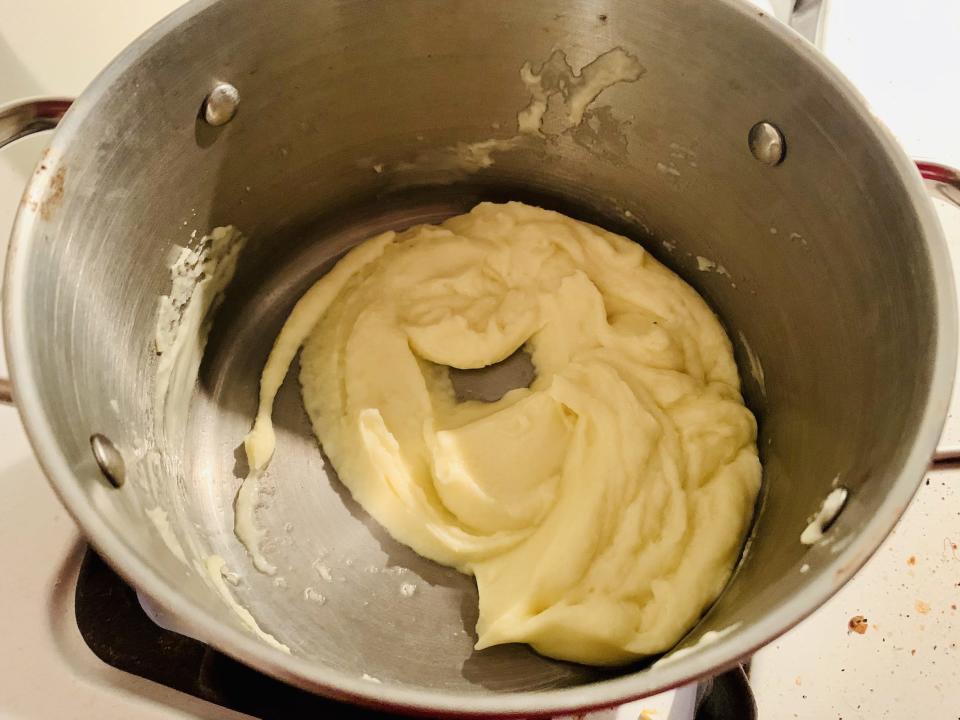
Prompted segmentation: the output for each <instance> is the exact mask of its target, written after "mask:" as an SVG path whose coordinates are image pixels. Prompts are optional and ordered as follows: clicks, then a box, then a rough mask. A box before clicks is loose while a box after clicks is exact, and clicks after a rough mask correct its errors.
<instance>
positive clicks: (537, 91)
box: [517, 47, 646, 135]
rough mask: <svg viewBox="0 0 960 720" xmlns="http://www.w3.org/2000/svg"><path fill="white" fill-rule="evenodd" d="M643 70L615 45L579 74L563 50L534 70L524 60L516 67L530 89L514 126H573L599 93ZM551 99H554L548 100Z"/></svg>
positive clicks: (538, 131) (534, 129)
mask: <svg viewBox="0 0 960 720" xmlns="http://www.w3.org/2000/svg"><path fill="white" fill-rule="evenodd" d="M645 71H646V70H645V68H644V67H643V66H642V65H641V64H640V62H639V61H638V60H637V59H636V58H635V57H633V55H631V54H630V53H628V52H627V51H626V50H624V49H623V48H619V47H617V48H613V49H612V50H609V51H608V52H605V53H604V54H603V55H600V56H599V57H598V58H597V59H595V60H594V61H593V62H591V63H590V64H589V65H585V66H584V67H583V68H582V69H581V70H580V72H579V73H576V72H574V71H573V68H571V67H570V64H569V63H568V62H567V56H566V54H565V53H564V52H563V50H555V51H554V52H553V54H552V55H551V56H550V58H549V59H548V60H547V61H546V62H545V63H543V65H541V66H540V67H539V68H538V69H537V70H534V69H533V66H532V64H531V63H529V62H527V63H526V64H525V65H524V66H523V67H522V68H521V69H520V78H521V79H522V80H523V83H524V85H526V86H527V89H528V90H529V91H530V104H529V105H527V107H526V108H524V109H523V110H522V111H521V112H520V113H519V114H518V115H517V128H518V130H519V131H520V132H521V133H529V134H533V135H543V134H557V133H560V132H564V131H566V130H569V129H570V128H574V127H576V126H577V125H579V124H580V123H581V122H582V121H583V115H584V113H585V112H586V110H587V108H588V107H589V106H590V104H591V103H592V102H593V101H594V100H596V99H597V97H598V96H599V95H600V93H602V92H603V91H604V90H606V89H607V88H608V87H610V86H611V85H616V84H617V83H619V82H634V81H636V80H638V79H639V78H640V76H641V75H643V73H644V72H645ZM553 98H556V100H554V102H553V103H551V99H553ZM550 116H553V117H552V119H551V117H550ZM545 125H549V126H550V127H545Z"/></svg>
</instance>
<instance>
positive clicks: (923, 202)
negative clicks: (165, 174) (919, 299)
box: [3, 0, 958, 717]
mask: <svg viewBox="0 0 960 720" xmlns="http://www.w3.org/2000/svg"><path fill="white" fill-rule="evenodd" d="M219 1H220V0H194V1H193V2H191V3H188V4H187V5H185V6H183V7H181V8H179V9H178V10H176V11H174V12H173V13H171V14H170V15H168V16H167V17H166V18H164V19H163V20H161V21H160V22H159V23H157V24H156V25H154V26H153V27H152V28H151V29H149V30H148V31H147V32H146V33H144V34H143V35H141V36H140V37H139V38H138V39H137V40H135V41H134V42H133V43H131V44H130V45H129V46H128V47H127V48H126V49H125V50H124V51H123V52H122V53H121V54H120V55H118V56H117V57H116V58H115V59H114V60H113V61H112V62H111V63H110V64H109V65H108V66H107V68H106V69H104V70H103V71H102V72H101V73H100V74H99V75H98V76H97V77H96V78H95V79H94V81H93V82H92V83H91V84H90V86H89V87H88V88H87V89H86V90H85V91H84V92H83V94H82V95H81V96H80V98H79V99H78V100H77V101H76V102H75V103H74V105H73V107H72V108H71V109H70V110H69V112H68V113H67V115H66V117H65V118H64V120H63V122H62V123H61V125H60V127H59V129H58V130H57V131H56V134H55V135H54V138H53V141H52V143H51V146H50V150H49V156H48V157H49V158H51V159H53V162H48V163H46V168H47V169H44V167H43V166H41V167H40V168H38V170H37V172H36V173H34V175H33V176H32V178H31V180H30V182H29V184H28V187H27V190H26V193H27V194H28V195H30V196H32V197H42V196H43V193H44V192H45V191H46V190H47V189H48V187H49V184H50V182H51V181H52V179H53V173H54V172H55V170H56V165H57V163H56V158H57V157H59V156H60V155H61V153H62V151H63V150H64V149H65V148H67V147H68V146H69V145H70V143H71V142H73V141H74V139H75V137H76V135H77V134H78V131H79V129H80V128H81V126H82V125H83V121H84V119H85V117H86V116H87V115H88V113H89V112H90V109H91V108H92V107H94V106H95V104H96V103H97V102H98V101H99V100H100V98H101V97H102V96H103V95H105V94H106V92H107V91H108V90H109V88H110V86H111V85H112V84H113V82H114V81H115V80H116V79H117V78H118V77H119V76H120V75H121V74H122V73H123V72H125V71H126V69H127V68H128V67H129V66H131V65H132V64H134V63H135V62H137V60H138V59H139V58H140V57H141V56H142V55H143V54H144V52H145V51H146V50H148V49H149V48H150V47H151V46H153V45H154V44H155V43H156V42H158V41H159V40H160V39H161V38H162V37H164V36H165V35H167V34H168V33H170V32H172V31H174V30H176V28H177V27H178V26H179V25H181V24H182V23H185V22H187V21H188V20H190V19H191V18H194V17H197V16H199V15H200V14H202V13H203V12H204V11H206V10H207V9H209V8H210V7H212V6H213V5H215V4H216V3H217V2H219ZM715 1H718V2H722V3H723V4H724V5H725V6H726V7H727V10H728V11H731V12H736V13H739V14H740V15H741V16H742V17H743V20H744V22H755V23H759V24H761V25H762V26H763V27H764V28H765V30H766V31H767V32H771V33H773V34H774V35H775V36H776V37H778V38H779V40H780V41H781V42H784V43H788V44H790V45H791V46H792V47H793V48H794V50H795V51H796V52H797V53H798V54H799V55H800V56H801V57H803V58H804V59H805V60H806V61H807V62H809V63H811V64H813V65H814V66H816V67H817V68H818V69H819V71H820V72H821V73H822V75H823V77H824V79H825V80H826V81H828V82H831V83H832V84H833V85H834V86H835V87H836V88H837V89H838V90H839V91H840V92H841V93H842V94H843V95H844V97H845V99H846V100H847V101H848V102H850V103H851V105H853V106H855V107H859V108H860V109H861V111H862V115H863V119H864V122H865V123H866V125H867V128H868V129H869V130H870V131H872V135H873V137H874V139H875V141H876V142H877V143H878V145H879V146H880V147H881V148H883V150H884V151H885V152H886V153H887V155H888V157H889V158H890V159H891V161H892V163H893V165H894V166H895V168H896V170H897V172H898V176H899V177H898V179H899V181H900V183H901V186H902V187H903V188H904V191H905V192H906V193H907V195H908V196H909V198H910V201H911V203H912V205H913V207H914V210H915V212H916V214H917V217H918V220H919V224H920V226H921V230H922V234H923V237H924V239H925V241H926V246H927V250H928V253H929V255H930V258H931V271H932V275H933V280H934V288H933V292H934V294H935V300H936V318H935V327H936V333H937V334H936V351H935V355H934V359H933V366H932V372H931V381H930V389H929V391H928V397H927V404H926V407H925V409H924V411H923V416H922V418H921V420H920V422H919V423H918V426H917V431H916V433H915V435H914V437H913V438H912V441H911V442H912V446H911V448H910V451H909V453H908V455H907V457H906V459H905V460H904V462H903V464H902V466H901V468H900V472H899V477H898V478H897V480H896V481H895V483H894V485H893V487H892V488H891V490H890V491H889V492H888V493H887V495H886V497H884V498H883V501H882V503H881V505H880V507H879V508H878V510H877V512H876V513H875V514H874V516H873V517H872V518H870V519H869V520H868V522H867V523H866V525H865V526H864V527H863V528H862V529H861V530H860V531H859V532H858V536H857V539H856V542H853V543H851V544H850V545H848V546H847V547H846V548H844V549H843V550H842V551H841V552H839V553H837V554H836V555H835V556H834V557H833V558H832V560H831V561H830V562H829V563H828V564H827V565H826V566H824V568H823V569H822V570H820V571H819V572H817V573H811V574H810V577H809V580H808V582H807V585H806V588H805V589H804V591H803V592H802V593H798V594H796V595H794V596H793V597H792V598H790V599H788V600H787V601H785V602H783V603H781V604H780V605H779V606H777V607H774V608H773V609H772V610H771V611H769V612H767V613H766V614H764V615H763V616H762V617H760V618H759V619H758V620H757V621H756V622H752V623H750V624H749V625H743V626H740V627H737V628H736V629H735V630H733V631H732V632H730V633H729V634H726V635H725V636H723V637H721V638H719V639H717V640H716V641H714V642H712V643H710V644H709V645H706V646H704V647H701V648H698V649H697V651H696V652H694V653H691V654H690V655H688V656H687V657H684V658H682V659H678V660H676V661H674V662H671V663H669V664H666V665H663V666H661V667H659V668H658V669H657V671H656V672H655V673H647V672H646V671H645V670H640V671H637V672H636V673H632V674H629V675H625V676H622V677H619V678H615V679H610V680H602V681H597V682H593V683H588V684H585V685H580V686H576V687H572V688H563V689H556V690H546V691H539V692H530V691H526V692H513V693H503V694H489V695H482V694H477V695H471V694H463V693H453V692H443V691H432V690H422V689H413V688H407V687H402V686H396V685H389V684H373V683H370V682H369V681H366V680H363V679H362V678H360V677H358V676H356V675H352V674H347V673H345V672H342V671H338V670H333V669H331V668H329V667H326V666H324V665H321V664H318V663H314V662H310V661H308V660H306V659H304V658H300V657H297V656H294V655H285V654H283V653H281V652H279V651H277V650H275V649H273V648H272V647H270V646H268V645H266V644H265V643H263V642H261V641H260V640H258V639H256V638H255V637H253V636H252V635H250V634H248V633H246V632H244V631H243V630H241V629H240V628H239V627H238V626H235V625H233V624H231V623H229V622H225V621H223V620H221V619H219V618H218V617H217V616H216V615H214V614H213V613H210V612H207V611H205V610H204V609H203V608H201V607H200V606H199V605H196V604H195V603H193V602H191V601H190V600H189V599H188V598H186V597H184V596H183V595H181V594H180V593H179V592H178V591H177V589H176V587H174V586H173V585H172V584H170V583H168V582H166V581H165V580H164V579H163V578H161V577H160V576H159V575H158V574H157V573H156V572H155V571H154V570H153V569H152V568H151V567H150V566H149V565H148V564H146V563H144V562H142V561H141V560H140V559H139V558H138V557H137V554H136V553H135V552H134V550H133V549H132V548H131V547H130V546H129V545H128V544H127V543H126V542H125V541H124V539H123V538H122V537H119V536H118V535H116V534H114V533H113V532H112V531H111V530H110V529H109V527H108V526H107V524H106V523H105V522H104V521H103V520H102V518H101V517H100V516H99V514H98V513H97V512H96V510H95V509H94V507H93V506H92V504H91V503H90V501H89V500H88V499H87V497H86V496H85V495H84V493H83V492H82V490H81V487H80V483H79V482H78V481H77V478H76V476H75V475H74V474H73V472H72V471H71V468H70V464H69V462H68V461H67V458H66V457H65V456H64V455H63V453H62V452H61V449H60V448H59V446H58V444H57V441H56V438H55V436H54V434H53V432H52V429H51V425H50V422H49V420H48V418H47V417H46V416H45V415H44V413H43V407H42V404H41V401H40V394H39V391H38V388H37V385H36V378H35V377H34V374H33V369H32V368H31V365H30V363H29V358H28V352H27V343H26V316H27V307H28V304H29V298H27V297H25V289H26V283H25V273H26V271H27V265H26V257H27V255H26V253H25V252H24V250H25V248H26V247H27V246H28V245H29V243H30V242H31V240H32V239H33V235H34V228H35V225H36V223H37V222H38V220H37V213H36V212H31V211H25V210H24V209H23V207H21V209H20V211H19V212H18V214H17V217H16V221H15V223H14V228H13V233H12V236H11V240H10V247H9V251H8V255H7V267H6V276H5V281H4V287H3V311H4V315H3V319H4V336H5V341H6V342H5V344H6V354H7V361H8V365H9V369H10V373H11V378H12V380H13V383H14V388H15V396H16V402H17V406H18V410H19V412H20V416H21V419H22V421H23V425H24V427H25V428H26V431H27V435H28V437H29V439H30V443H31V445H32V446H33V450H34V452H35V454H36V455H37V458H38V459H39V461H40V464H41V466H42V467H43V470H44V472H45V474H46V476H47V478H48V479H49V481H50V483H51V485H52V486H53V488H54V490H55V491H56V493H57V495H58V496H59V498H60V500H61V502H62V503H63V504H64V505H65V506H66V508H67V509H68V511H69V512H70V514H71V515H72V516H73V517H74V519H75V520H76V522H77V524H78V525H79V526H80V528H81V529H82V531H83V533H84V535H85V536H86V537H87V538H88V539H89V541H90V542H91V544H92V545H93V546H94V547H95V548H96V549H97V551H98V552H99V553H100V554H101V555H102V556H103V557H104V558H105V559H107V560H108V561H109V563H110V565H111V566H112V567H113V568H114V569H115V570H116V571H117V572H118V573H119V574H120V575H121V576H123V578H124V579H125V580H127V581H128V582H130V583H131V584H132V585H133V586H134V587H136V588H138V589H139V590H141V591H142V592H144V593H146V594H147V595H148V596H150V597H151V598H152V599H153V600H155V601H156V602H157V603H158V604H159V605H160V606H161V607H163V608H164V609H165V610H167V611H168V612H170V613H171V614H173V615H174V616H176V617H179V618H183V619H185V620H186V621H187V623H188V625H189V626H190V627H192V628H195V629H196V631H197V635H198V636H199V637H200V638H201V639H202V640H203V641H204V642H207V643H209V644H210V645H211V646H213V647H215V648H217V649H218V650H220V651H222V652H224V653H226V654H227V655H230V656H232V657H234V658H236V659H238V660H240V661H242V662H244V663H245V664H247V665H250V666H252V667H254V668H256V669H257V670H260V671H262V672H264V673H266V674H268V675H271V676H273V677H275V678H277V679H279V680H282V681H284V682H287V683H290V684H292V685H296V686H298V687H301V688H303V689H306V690H308V691H312V692H316V693H319V694H322V695H326V696H328V697H331V698H334V699H338V700H344V701H349V702H354V703H359V704H362V705H366V706H369V707H374V708H377V709H380V710H386V711H390V710H397V711H405V712H412V713H417V714H438V713H454V714H457V715H474V716H481V715H497V716H501V717H502V716H509V715H514V716H518V715H523V716H527V717H529V716H533V715H550V714H559V713H565V712H570V711H572V710H583V709H591V708H599V707H605V706H611V705H617V704H621V703H624V702H628V701H630V700H634V699H637V698H640V697H646V696H649V695H653V694H656V693H659V692H663V691H666V690H669V689H671V688H674V687H678V686H681V685H684V684H686V683H689V682H692V681H696V680H698V679H700V678H702V677H705V676H710V675H713V674H716V673H717V672H719V671H720V670H722V669H725V668H727V667H730V666H732V665H734V664H736V663H737V662H738V661H739V660H741V659H742V658H745V657H748V656H749V655H751V654H752V653H753V652H754V651H755V650H757V649H759V648H760V647H762V646H764V645H766V644H767V643H769V642H770V641H772V640H774V639H775V638H776V637H778V636H779V635H781V634H783V633H784V632H786V631H787V630H789V629H790V628H792V627H794V626H795V625H796V624H797V623H799V622H800V621H801V620H803V619H804V618H806V617H807V616H808V615H810V614H811V613H812V612H813V611H814V610H816V609H817V608H819V607H820V606H821V605H822V604H823V603H824V602H826V601H827V600H828V599H829V598H830V597H831V596H832V595H833V594H834V593H836V592H837V591H838V590H839V589H840V588H841V587H842V586H843V585H844V584H845V583H846V582H847V581H848V580H849V579H850V578H851V577H852V576H853V575H854V574H855V573H856V571H857V570H859V569H860V568H861V567H862V566H863V565H864V564H865V563H866V561H867V560H868V559H869V557H870V556H871V555H872V554H873V553H874V552H875V551H876V550H877V548H878V547H879V546H880V544H881V543H882V542H883V541H884V539H885V538H886V536H887V535H888V534H889V533H890V531H891V530H892V529H893V527H894V525H895V524H896V522H897V520H898V519H899V518H900V516H901V515H902V513H903V512H904V510H905V509H906V507H907V505H908V504H909V503H910V501H911V499H912V497H913V495H914V493H915V491H916V488H917V487H918V485H919V483H920V482H921V481H922V479H923V476H924V471H925V470H926V468H927V467H928V464H929V462H930V458H931V457H932V456H933V452H934V449H935V447H936V444H937V441H938V439H939V437H940V433H941V430H942V426H943V422H944V420H945V418H946V414H947V407H948V403H949V399H950V392H949V390H950V388H951V387H952V384H953V377H954V368H955V362H956V352H957V334H958V322H957V309H956V306H955V295H954V286H953V275H952V271H951V265H950V261H949V256H948V252H947V245H946V241H945V239H944V236H943V232H942V229H941V226H940V223H939V220H938V218H937V216H936V213H935V210H934V208H933V205H932V203H931V202H930V201H929V199H928V197H927V195H926V192H925V190H924V188H923V185H922V183H921V179H920V176H919V174H918V173H917V171H916V168H915V166H914V164H913V163H912V162H911V161H910V159H909V158H908V157H907V156H906V154H905V153H904V151H903V149H902V148H901V147H900V145H899V144H898V143H897V141H896V140H895V139H894V137H893V134H892V133H891V132H890V131H889V130H888V129H887V128H886V126H885V125H883V123H882V122H881V121H880V120H879V119H878V118H877V117H876V116H875V114H874V113H873V112H872V111H871V109H870V108H869V106H868V105H867V102H866V100H865V99H864V98H863V97H862V95H861V94H860V93H859V91H858V90H857V89H856V88H855V87H854V86H853V85H852V83H851V82H850V81H849V80H847V79H846V77H844V76H843V75H842V74H841V73H840V71H839V70H837V69H836V68H835V67H834V66H833V65H832V64H831V63H830V62H829V61H828V60H827V59H826V58H825V57H824V56H823V55H822V54H820V52H819V51H818V50H817V49H816V48H815V47H814V46H813V45H811V44H809V43H808V42H807V41H806V40H804V39H803V38H801V37H800V36H799V35H797V34H796V33H795V32H793V31H792V30H790V29H789V28H787V27H786V26H784V25H783V24H782V23H780V22H779V21H778V20H776V19H775V18H773V17H770V16H769V15H768V14H766V13H764V12H760V11H757V10H756V9H754V8H752V7H751V6H749V5H748V4H746V3H742V2H740V1H739V0H715Z"/></svg>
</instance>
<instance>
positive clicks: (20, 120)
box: [0, 98, 73, 148]
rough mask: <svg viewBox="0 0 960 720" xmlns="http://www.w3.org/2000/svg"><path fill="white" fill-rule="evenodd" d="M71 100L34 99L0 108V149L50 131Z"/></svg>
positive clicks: (68, 106)
mask: <svg viewBox="0 0 960 720" xmlns="http://www.w3.org/2000/svg"><path fill="white" fill-rule="evenodd" d="M72 102H73V100H70V99H67V98H36V99H33V100H22V101H19V102H15V103H10V104H9V105H4V106H3V107H0V148H2V147H3V146H4V145H9V144H10V143H12V142H14V141H15V140H19V139H20V138H24V137H26V136H27V135H32V134H33V133H37V132H42V131H44V130H52V129H53V128H55V127H56V126H57V123H59V122H60V119H61V118H62V117H63V115H64V113H66V112H67V110H68V109H69V108H70V104H71V103H72Z"/></svg>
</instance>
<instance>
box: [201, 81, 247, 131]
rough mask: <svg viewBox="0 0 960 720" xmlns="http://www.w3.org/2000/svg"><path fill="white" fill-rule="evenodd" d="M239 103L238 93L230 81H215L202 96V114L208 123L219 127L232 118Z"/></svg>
mask: <svg viewBox="0 0 960 720" xmlns="http://www.w3.org/2000/svg"><path fill="white" fill-rule="evenodd" d="M239 105H240V93H239V92H238V91H237V89H236V88H235V87H234V86H233V85H231V84H230V83H225V82H221V83H217V84H216V86H215V87H214V88H213V90H211V91H210V94H209V95H207V97H206V98H204V101H203V108H202V116H203V119H204V120H205V121H206V122H207V124H208V125H213V126H214V127H220V126H221V125H226V124H227V123H228V122H230V121H231V120H233V116H234V115H236V114H237V107H238V106H239Z"/></svg>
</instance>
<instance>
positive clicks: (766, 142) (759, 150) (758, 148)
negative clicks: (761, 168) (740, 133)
mask: <svg viewBox="0 0 960 720" xmlns="http://www.w3.org/2000/svg"><path fill="white" fill-rule="evenodd" d="M747 144H748V145H749V146H750V152H751V153H753V156H754V157H755V158H756V159H757V160H759V161H760V162H762V163H763V164H764V165H770V166H771V167H772V166H774V165H779V164H780V163H782V162H783V158H784V156H785V155H786V154H787V141H786V140H785V139H784V137H783V133H782V132H780V129H779V128H778V127H777V126H776V125H774V124H773V123H770V122H767V121H766V120H762V121H761V122H758V123H757V124H756V125H754V126H753V127H752V128H750V133H749V134H748V135H747Z"/></svg>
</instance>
